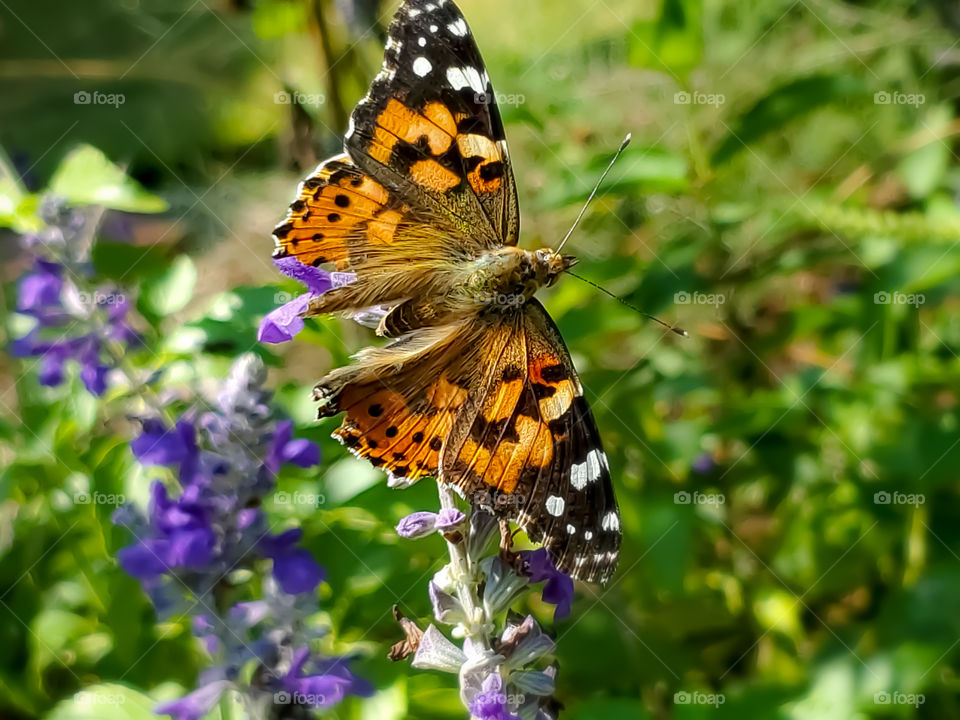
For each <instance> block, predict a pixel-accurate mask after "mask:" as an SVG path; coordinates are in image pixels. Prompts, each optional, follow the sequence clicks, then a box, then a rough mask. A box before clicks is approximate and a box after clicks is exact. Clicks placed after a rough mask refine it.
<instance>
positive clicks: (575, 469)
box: [570, 462, 589, 490]
mask: <svg viewBox="0 0 960 720" xmlns="http://www.w3.org/2000/svg"><path fill="white" fill-rule="evenodd" d="M588 480H589V477H588V476H587V463H586V462H582V463H574V464H573V465H571V466H570V484H571V485H573V487H574V488H576V489H577V490H583V489H584V488H585V487H586V486H587V481H588Z"/></svg>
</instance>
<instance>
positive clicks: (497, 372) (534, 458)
mask: <svg viewBox="0 0 960 720" xmlns="http://www.w3.org/2000/svg"><path fill="white" fill-rule="evenodd" d="M503 323H504V325H506V326H508V327H510V329H511V338H510V341H509V342H508V343H507V345H506V347H505V348H504V349H503V351H502V352H501V353H500V354H499V355H498V356H494V357H493V358H491V359H490V360H488V363H490V364H491V365H492V366H493V370H492V372H487V373H484V374H485V375H486V376H488V377H490V378H491V380H490V382H489V385H488V386H487V387H485V388H483V389H482V390H481V394H480V395H479V396H478V400H477V406H478V409H477V411H476V412H475V413H474V414H473V415H467V414H461V415H460V416H458V419H457V424H456V425H455V426H454V429H453V432H452V434H451V438H450V441H449V442H448V443H447V444H446V446H445V449H444V455H443V459H442V461H441V476H440V480H441V481H442V482H447V483H450V484H453V485H454V486H456V487H457V488H459V489H460V491H461V492H462V493H463V494H464V495H465V496H468V497H471V496H472V497H477V496H481V497H482V496H484V495H488V496H490V497H492V498H493V499H494V500H493V503H492V505H493V509H494V510H496V511H497V512H499V513H500V514H501V515H503V516H506V517H509V518H510V519H512V520H516V521H517V523H518V524H519V525H520V526H521V527H523V528H524V529H525V530H526V532H527V534H528V536H529V537H530V539H531V540H533V541H534V542H539V543H542V544H543V545H544V546H545V547H546V548H547V549H548V550H549V551H550V553H551V555H552V556H553V558H554V560H555V562H556V563H557V566H558V567H560V568H561V569H563V570H564V571H566V572H569V573H571V574H573V575H574V576H575V577H578V578H581V579H584V580H591V581H596V580H600V581H606V580H607V579H608V578H609V577H610V575H611V574H612V573H613V571H614V569H615V568H616V564H617V559H618V555H619V548H620V513H619V509H618V508H617V502H616V498H615V496H614V492H613V485H612V483H611V479H610V469H609V465H608V463H607V458H606V455H605V454H604V452H603V447H602V445H601V442H600V436H599V433H598V431H597V427H596V423H595V422H594V419H593V415H592V414H591V412H590V408H589V406H588V405H587V402H586V400H585V399H584V397H583V388H582V386H581V384H580V380H579V378H578V377H577V374H576V370H575V369H574V366H573V361H572V360H571V358H570V354H569V353H568V352H567V349H566V346H565V345H564V343H563V339H562V338H561V337H560V333H559V331H558V330H557V328H556V326H555V325H554V324H553V321H552V320H550V317H549V316H548V315H547V313H546V310H544V308H543V306H542V305H541V304H540V303H539V302H537V301H536V300H529V301H528V302H527V303H526V304H525V305H524V307H523V308H522V310H519V311H517V313H516V314H515V315H514V316H511V315H509V314H507V315H505V316H504V319H503Z"/></svg>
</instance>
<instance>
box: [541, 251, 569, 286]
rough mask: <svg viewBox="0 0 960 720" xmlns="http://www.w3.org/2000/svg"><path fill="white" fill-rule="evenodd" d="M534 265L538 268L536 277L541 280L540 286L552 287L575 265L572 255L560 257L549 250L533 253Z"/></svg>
mask: <svg viewBox="0 0 960 720" xmlns="http://www.w3.org/2000/svg"><path fill="white" fill-rule="evenodd" d="M533 256H534V258H535V260H534V264H535V265H537V266H539V268H538V272H537V273H536V274H537V276H538V277H541V278H543V282H542V283H541V285H546V286H548V287H549V286H550V285H553V284H554V283H555V282H556V281H557V279H558V278H559V277H560V275H562V274H563V273H565V272H566V271H567V270H569V269H570V268H572V267H573V266H574V265H576V264H577V262H578V259H577V258H575V257H574V256H573V255H561V254H560V253H558V252H555V251H554V250H551V249H550V248H541V249H539V250H537V251H535V252H534V253H533Z"/></svg>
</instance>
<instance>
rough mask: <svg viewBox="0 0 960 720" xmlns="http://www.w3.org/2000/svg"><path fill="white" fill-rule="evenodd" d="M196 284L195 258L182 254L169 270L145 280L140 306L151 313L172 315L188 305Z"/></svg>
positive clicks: (162, 315) (163, 315)
mask: <svg viewBox="0 0 960 720" xmlns="http://www.w3.org/2000/svg"><path fill="white" fill-rule="evenodd" d="M196 284H197V268H196V266H195V265H194V264H193V260H191V259H190V258H189V257H188V256H186V255H181V256H179V257H178V258H177V259H176V260H174V261H173V262H172V263H171V264H170V267H169V268H168V269H167V270H165V271H164V272H162V273H160V274H159V275H156V276H154V277H152V278H150V279H149V280H147V281H146V282H144V284H143V287H142V291H141V293H140V303H139V305H140V308H141V310H143V311H144V312H146V313H148V314H151V315H158V316H160V317H165V316H167V315H171V314H173V313H175V312H177V311H178V310H182V309H183V308H185V307H186V306H187V303H189V302H190V298H192V297H193V289H194V287H195V286H196Z"/></svg>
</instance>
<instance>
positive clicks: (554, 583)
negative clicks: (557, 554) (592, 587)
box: [520, 548, 573, 621]
mask: <svg viewBox="0 0 960 720" xmlns="http://www.w3.org/2000/svg"><path fill="white" fill-rule="evenodd" d="M520 556H521V557H522V558H523V561H524V570H525V572H526V574H527V575H528V576H529V578H530V582H534V583H538V582H542V581H544V580H546V581H547V583H546V585H544V586H543V601H544V602H548V603H550V604H551V605H556V606H557V607H556V610H555V611H554V613H553V619H554V621H556V620H559V619H560V618H564V617H566V616H567V615H569V614H570V606H571V604H572V603H573V579H572V578H571V577H570V576H569V575H567V574H566V573H563V572H560V571H559V570H557V567H556V565H554V564H553V559H552V558H551V557H550V554H549V553H548V552H547V551H546V550H545V549H543V548H541V549H540V550H523V551H521V552H520Z"/></svg>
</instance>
